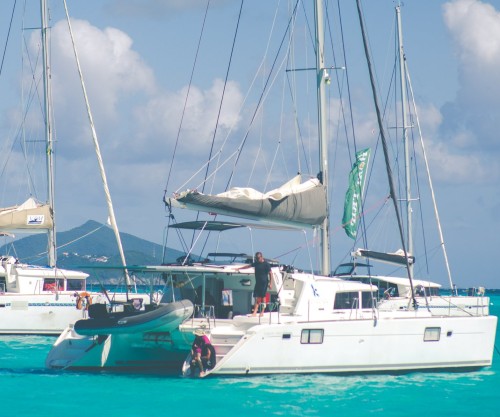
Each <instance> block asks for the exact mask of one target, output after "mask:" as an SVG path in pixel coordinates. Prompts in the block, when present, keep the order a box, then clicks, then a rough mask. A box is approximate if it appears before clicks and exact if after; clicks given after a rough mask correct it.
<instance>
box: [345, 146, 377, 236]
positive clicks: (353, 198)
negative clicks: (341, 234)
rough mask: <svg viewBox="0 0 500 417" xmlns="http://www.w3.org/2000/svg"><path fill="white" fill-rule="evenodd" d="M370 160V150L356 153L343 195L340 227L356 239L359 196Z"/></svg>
mask: <svg viewBox="0 0 500 417" xmlns="http://www.w3.org/2000/svg"><path fill="white" fill-rule="evenodd" d="M369 159H370V148H368V149H364V150H362V151H359V152H356V162H354V165H353V166H352V169H351V173H350V174H349V188H348V190H347V192H346V195H345V202H344V217H343V218H342V227H343V228H344V229H345V232H346V233H347V236H349V237H350V238H352V239H355V238H356V233H357V230H358V221H359V218H360V216H361V194H362V193H363V188H364V185H365V177H366V171H367V167H368V160H369Z"/></svg>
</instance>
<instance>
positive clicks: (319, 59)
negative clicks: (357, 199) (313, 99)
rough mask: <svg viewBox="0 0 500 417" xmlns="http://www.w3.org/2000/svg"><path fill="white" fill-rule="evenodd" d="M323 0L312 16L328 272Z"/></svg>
mask: <svg viewBox="0 0 500 417" xmlns="http://www.w3.org/2000/svg"><path fill="white" fill-rule="evenodd" d="M322 1H323V0H316V2H315V6H314V17H315V23H316V24H315V26H316V34H315V36H316V39H315V41H316V83H317V100H318V139H319V167H320V173H319V178H320V180H321V182H322V183H323V185H324V187H325V189H326V207H327V215H326V218H325V220H324V221H323V225H322V227H321V244H320V247H321V274H322V275H329V274H330V272H331V271H330V238H329V217H330V214H329V210H330V205H329V202H328V146H327V136H326V116H325V81H326V79H327V77H328V73H327V70H326V68H325V55H324V45H323V39H324V30H323V3H322Z"/></svg>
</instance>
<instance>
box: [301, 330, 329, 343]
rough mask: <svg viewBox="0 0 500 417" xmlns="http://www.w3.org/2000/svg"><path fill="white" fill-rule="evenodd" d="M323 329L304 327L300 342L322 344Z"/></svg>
mask: <svg viewBox="0 0 500 417" xmlns="http://www.w3.org/2000/svg"><path fill="white" fill-rule="evenodd" d="M324 332H325V331H324V330H323V329H303V330H302V334H301V335H300V343H302V344H320V343H323V336H324Z"/></svg>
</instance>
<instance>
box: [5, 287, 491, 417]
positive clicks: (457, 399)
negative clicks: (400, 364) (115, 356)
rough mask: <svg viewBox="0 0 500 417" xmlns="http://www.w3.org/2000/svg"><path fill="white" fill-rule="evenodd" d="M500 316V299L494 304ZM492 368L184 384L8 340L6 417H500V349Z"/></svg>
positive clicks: (38, 339) (42, 341)
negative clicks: (51, 362)
mask: <svg viewBox="0 0 500 417" xmlns="http://www.w3.org/2000/svg"><path fill="white" fill-rule="evenodd" d="M492 303H493V305H492V313H493V314H495V315H497V316H498V315H500V295H494V296H492ZM498 340H499V337H498V335H497V349H496V351H495V353H494V357H493V366H492V367H491V368H487V369H484V370H481V371H477V372H468V373H445V372H441V373H410V374H404V375H363V376H332V375H305V376H304V375H279V376H257V377H254V376H252V377H238V378H207V379H201V380H194V379H187V378H181V377H179V376H177V375H171V376H158V375H154V376H153V375H148V376H143V375H142V376H141V375H129V374H110V373H99V374H92V373H83V372H66V371H52V370H47V369H45V368H44V361H45V356H46V354H47V352H48V351H49V350H50V347H51V345H52V343H53V342H54V341H55V339H54V338H51V337H43V336H28V337H26V336H25V337H23V336H3V337H0V416H1V417H10V416H16V417H24V416H39V417H45V416H47V417H49V416H50V417H59V416H72V415H84V416H91V415H96V416H106V417H115V416H122V417H123V416H136V415H139V416H142V415H151V416H172V417H175V416H189V415H191V414H192V413H202V415H203V416H204V417H209V416H220V415H221V413H230V414H229V415H231V416H232V415H236V416H237V417H244V416H261V415H266V416H349V417H357V416H367V415H383V416H386V417H392V416H398V417H400V416H405V417H414V416H415V417H416V416H418V417H421V416H422V415H424V416H426V417H432V416H445V415H453V416H458V417H460V416H464V417H465V416H467V417H471V416H481V417H497V416H500V353H499V350H498V349H499V348H500V346H499V345H500V343H499V342H498Z"/></svg>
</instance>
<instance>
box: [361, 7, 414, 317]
mask: <svg viewBox="0 0 500 417" xmlns="http://www.w3.org/2000/svg"><path fill="white" fill-rule="evenodd" d="M356 5H357V9H358V17H359V24H360V27H361V34H362V37H363V47H364V51H365V57H366V63H367V65H368V72H369V74H370V84H371V88H372V94H373V102H374V105H375V111H376V113H377V122H378V126H379V129H380V138H381V140H382V149H383V151H384V159H385V167H386V171H387V179H388V181H389V190H390V196H391V199H392V202H393V204H394V211H395V212H396V218H397V222H398V228H399V234H400V237H401V244H402V245H403V252H404V254H405V261H406V270H407V271H408V278H409V280H410V288H411V297H412V300H413V307H415V308H416V307H417V300H416V299H415V291H414V288H413V277H412V271H411V269H410V262H409V260H408V252H407V249H406V244H405V239H404V232H403V223H402V220H401V215H400V213H399V207H398V203H397V202H398V199H397V198H396V188H395V187H394V179H393V176H392V170H391V164H390V161H389V150H388V147H387V140H386V137H385V129H384V124H383V122H382V115H381V113H380V105H379V102H378V93H377V87H376V85H375V78H374V76H373V69H372V64H371V58H370V51H369V49H368V41H367V38H366V31H365V25H364V21H363V13H362V11H361V4H360V0H356Z"/></svg>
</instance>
